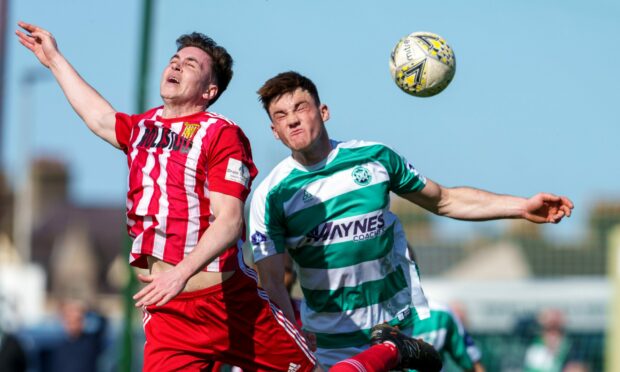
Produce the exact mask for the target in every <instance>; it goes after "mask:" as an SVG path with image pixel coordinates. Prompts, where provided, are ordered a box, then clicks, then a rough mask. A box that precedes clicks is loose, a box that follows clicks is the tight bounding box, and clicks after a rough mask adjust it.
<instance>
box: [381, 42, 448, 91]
mask: <svg viewBox="0 0 620 372" xmlns="http://www.w3.org/2000/svg"><path fill="white" fill-rule="evenodd" d="M455 71H456V60H455V58H454V52H453V51H452V48H451V47H450V45H448V43H447V42H446V40H445V39H444V38H442V37H441V36H439V35H437V34H434V33H432V32H414V33H412V34H409V35H407V36H405V37H403V38H402V39H400V40H399V41H398V43H397V44H396V46H395V47H394V49H393V50H392V55H391V56H390V73H391V74H392V79H394V82H395V83H396V85H398V87H399V88H400V89H402V90H403V91H404V92H405V93H407V94H411V95H412V96H416V97H430V96H434V95H435V94H438V93H440V92H441V91H442V90H444V89H446V87H447V86H448V84H450V82H451V81H452V78H454V72H455Z"/></svg>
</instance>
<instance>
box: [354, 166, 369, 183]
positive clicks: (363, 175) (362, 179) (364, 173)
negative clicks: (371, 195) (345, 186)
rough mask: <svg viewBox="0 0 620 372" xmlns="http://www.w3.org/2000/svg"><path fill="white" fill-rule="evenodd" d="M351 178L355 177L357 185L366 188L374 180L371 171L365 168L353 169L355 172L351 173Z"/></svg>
mask: <svg viewBox="0 0 620 372" xmlns="http://www.w3.org/2000/svg"><path fill="white" fill-rule="evenodd" d="M351 176H353V181H355V183H357V184H358V185H360V186H366V185H368V184H369V183H370V181H371V180H372V176H371V175H370V171H368V169H366V167H363V166H357V167H355V168H354V169H353V172H352V173H351Z"/></svg>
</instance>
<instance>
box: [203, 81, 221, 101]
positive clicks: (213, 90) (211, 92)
mask: <svg viewBox="0 0 620 372" xmlns="http://www.w3.org/2000/svg"><path fill="white" fill-rule="evenodd" d="M217 92H218V88H217V85H215V84H209V85H207V88H206V89H205V91H204V92H203V93H202V98H204V99H205V100H207V101H209V103H210V102H211V101H213V98H215V96H217Z"/></svg>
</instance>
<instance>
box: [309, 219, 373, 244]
mask: <svg viewBox="0 0 620 372" xmlns="http://www.w3.org/2000/svg"><path fill="white" fill-rule="evenodd" d="M384 231H385V220H384V219H383V214H379V215H376V216H371V217H365V218H362V219H359V220H353V221H347V222H339V223H338V222H336V223H334V222H331V221H330V222H325V223H323V224H321V225H319V226H317V227H315V228H314V229H312V230H311V231H310V232H309V233H308V234H306V240H305V242H304V244H311V243H315V242H324V241H326V240H333V239H338V238H349V237H351V236H352V237H353V241H354V242H359V241H363V240H368V239H373V238H376V237H377V236H380V235H382V234H383V232H384Z"/></svg>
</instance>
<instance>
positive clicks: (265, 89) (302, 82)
mask: <svg viewBox="0 0 620 372" xmlns="http://www.w3.org/2000/svg"><path fill="white" fill-rule="evenodd" d="M297 88H301V89H303V90H305V91H306V92H308V93H310V95H311V96H312V98H314V102H315V103H316V105H317V106H318V105H320V104H321V100H320V99H319V92H318V91H317V90H316V85H314V83H313V82H312V80H310V79H308V78H307V77H305V76H303V75H302V74H300V73H298V72H295V71H287V72H282V73H280V74H278V75H276V76H274V77H272V78H271V79H269V80H267V81H266V82H265V84H263V86H262V87H260V89H259V90H258V92H257V93H258V96H259V100H260V101H261V102H262V104H263V108H265V111H267V114H269V104H270V103H271V101H273V100H274V99H276V98H279V97H281V96H282V95H283V94H286V93H292V92H294V91H295V89H297Z"/></svg>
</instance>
